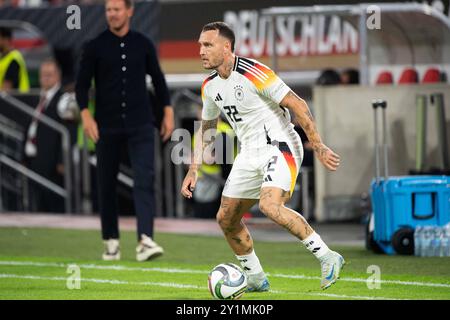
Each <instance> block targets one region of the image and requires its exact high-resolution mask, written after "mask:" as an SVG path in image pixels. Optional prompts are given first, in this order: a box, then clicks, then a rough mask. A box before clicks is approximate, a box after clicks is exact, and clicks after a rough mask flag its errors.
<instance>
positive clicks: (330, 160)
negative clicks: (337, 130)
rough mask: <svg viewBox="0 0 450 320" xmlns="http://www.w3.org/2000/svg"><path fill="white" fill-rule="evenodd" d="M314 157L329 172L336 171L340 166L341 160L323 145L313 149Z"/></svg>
mask: <svg viewBox="0 0 450 320" xmlns="http://www.w3.org/2000/svg"><path fill="white" fill-rule="evenodd" d="M313 149H314V152H315V154H316V157H317V158H318V159H319V161H320V162H322V164H323V165H324V166H325V168H327V169H328V170H330V171H336V170H337V168H338V167H339V165H340V162H341V158H340V157H339V155H338V154H336V153H334V152H333V150H331V149H330V148H328V147H327V146H326V145H324V144H323V143H320V144H318V145H317V146H314V147H313Z"/></svg>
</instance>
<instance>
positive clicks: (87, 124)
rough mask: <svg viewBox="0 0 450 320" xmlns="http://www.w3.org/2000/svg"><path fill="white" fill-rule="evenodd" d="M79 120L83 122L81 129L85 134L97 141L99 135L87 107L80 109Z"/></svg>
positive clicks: (95, 123)
mask: <svg viewBox="0 0 450 320" xmlns="http://www.w3.org/2000/svg"><path fill="white" fill-rule="evenodd" d="M81 121H82V122H83V130H84V133H85V134H86V136H87V137H88V138H90V139H92V140H93V141H94V142H95V143H97V141H98V137H99V135H98V126H97V122H95V120H94V118H93V117H92V115H91V112H90V111H89V109H84V110H83V111H81Z"/></svg>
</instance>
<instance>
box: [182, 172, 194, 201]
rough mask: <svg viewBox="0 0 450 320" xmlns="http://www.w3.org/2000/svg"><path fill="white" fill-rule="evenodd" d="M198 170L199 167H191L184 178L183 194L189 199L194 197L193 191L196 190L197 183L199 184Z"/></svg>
mask: <svg viewBox="0 0 450 320" xmlns="http://www.w3.org/2000/svg"><path fill="white" fill-rule="evenodd" d="M197 179H198V172H197V169H194V168H190V169H189V171H188V173H187V174H186V177H185V178H184V181H183V185H182V186H181V194H182V195H183V196H184V197H185V198H188V199H191V198H192V192H194V189H195V185H196V184H197Z"/></svg>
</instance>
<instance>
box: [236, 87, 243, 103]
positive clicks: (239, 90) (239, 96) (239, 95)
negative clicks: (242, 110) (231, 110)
mask: <svg viewBox="0 0 450 320" xmlns="http://www.w3.org/2000/svg"><path fill="white" fill-rule="evenodd" d="M242 89H243V87H242V86H241V85H237V86H235V87H234V97H235V98H236V100H237V101H242V100H244V90H242Z"/></svg>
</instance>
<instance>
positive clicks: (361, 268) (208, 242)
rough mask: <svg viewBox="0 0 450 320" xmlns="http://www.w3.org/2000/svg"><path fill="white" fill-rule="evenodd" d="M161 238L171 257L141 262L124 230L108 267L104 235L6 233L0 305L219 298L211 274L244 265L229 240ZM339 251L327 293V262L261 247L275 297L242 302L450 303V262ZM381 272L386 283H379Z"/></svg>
mask: <svg viewBox="0 0 450 320" xmlns="http://www.w3.org/2000/svg"><path fill="white" fill-rule="evenodd" d="M155 240H156V241H157V242H158V243H160V244H161V245H162V246H163V247H164V249H165V251H166V252H165V255H164V256H162V257H160V258H158V259H156V260H153V261H147V262H137V261H135V247H136V236H135V233H134V232H122V234H121V252H122V260H121V261H115V262H104V261H101V259H100V257H101V253H102V250H103V245H102V242H101V240H100V232H99V231H94V230H83V231H80V230H63V229H43V228H0V299H170V300H179V299H212V297H211V295H210V293H209V291H208V289H207V277H208V272H209V271H210V270H211V269H212V268H213V267H214V266H215V265H217V264H219V263H222V262H233V263H237V260H236V258H235V257H234V255H233V254H232V252H231V250H230V249H229V247H228V244H227V243H226V242H225V240H224V239H223V238H221V237H207V236H191V235H175V234H162V233H157V234H156V237H155ZM331 247H332V249H334V250H337V251H339V252H340V253H341V254H342V255H343V256H344V258H345V259H346V261H347V265H346V266H345V268H344V270H343V271H342V273H341V279H340V280H339V281H338V282H337V283H336V284H335V285H333V286H332V287H331V288H329V289H328V290H325V291H322V290H321V289H320V267H319V262H318V261H317V260H316V259H315V258H314V257H313V256H312V255H311V254H310V253H309V252H307V251H306V249H305V248H304V247H303V246H302V245H301V244H300V243H296V242H289V243H288V242H286V243H279V242H278V243H270V242H261V241H255V250H256V253H257V254H258V256H259V258H260V260H261V263H262V265H263V267H264V269H265V271H266V272H267V273H268V274H269V280H270V283H271V291H269V292H266V293H245V294H244V295H243V296H242V298H241V299H242V300H276V299H296V300H297V299H304V300H307V299H314V300H322V299H333V300H336V299H450V258H438V257H430V258H418V257H412V256H386V255H377V254H373V253H371V252H368V251H367V250H365V249H364V248H359V247H334V246H331ZM70 265H76V268H75V269H74V268H71V267H69V266H70ZM371 266H372V267H371ZM374 266H375V267H374ZM77 268H79V269H77ZM377 269H379V271H380V282H378V283H374V282H373V281H372V280H373V279H374V278H375V274H374V273H373V270H377ZM74 270H75V271H76V270H79V275H80V279H81V281H80V282H79V284H80V286H79V289H77V281H76V272H75V271H74ZM368 281H369V286H368ZM377 284H379V286H378V288H377ZM369 287H370V288H369Z"/></svg>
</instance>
